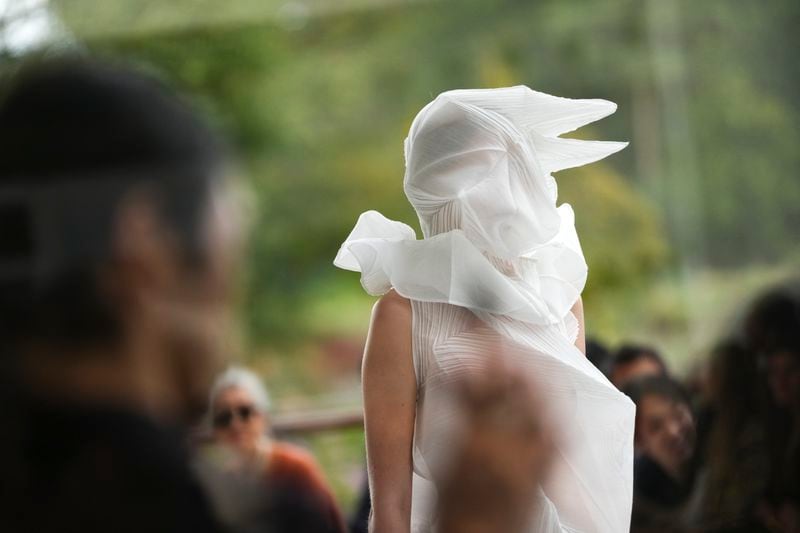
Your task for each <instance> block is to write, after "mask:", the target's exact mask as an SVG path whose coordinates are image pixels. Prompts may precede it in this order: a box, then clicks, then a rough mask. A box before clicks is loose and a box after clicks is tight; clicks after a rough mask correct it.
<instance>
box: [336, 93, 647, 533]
mask: <svg viewBox="0 0 800 533" xmlns="http://www.w3.org/2000/svg"><path fill="white" fill-rule="evenodd" d="M615 109H616V106H615V104H613V103H612V102H607V101H604V100H572V99H567V98H559V97H555V96H550V95H547V94H543V93H540V92H536V91H533V90H531V89H529V88H527V87H524V86H519V87H511V88H503V89H483V90H458V91H449V92H446V93H443V94H441V95H439V97H437V98H436V99H435V100H434V101H433V102H431V103H430V104H428V105H427V106H426V107H425V108H423V109H422V111H420V113H419V114H418V115H417V117H416V118H415V120H414V122H413V124H412V126H411V131H410V133H409V136H408V138H407V139H406V144H405V156H406V173H405V178H404V189H405V192H406V195H407V197H408V199H409V201H410V202H411V204H412V205H413V207H414V209H415V210H416V212H417V214H418V216H419V221H420V225H421V227H422V231H423V236H424V238H422V239H417V237H416V234H415V232H414V230H413V229H412V228H410V227H409V226H407V225H406V224H403V223H400V222H396V221H392V220H389V219H387V218H385V217H384V216H382V215H381V214H380V213H377V212H375V211H367V212H365V213H363V214H362V215H361V216H360V217H359V219H358V222H357V223H356V226H355V228H354V229H353V231H352V232H351V233H350V235H349V236H348V238H347V240H346V241H345V242H344V244H342V246H341V248H340V250H339V253H338V255H337V257H336V259H335V261H334V264H335V265H336V266H338V267H340V268H344V269H348V270H353V271H357V272H361V283H362V285H363V287H364V289H365V290H366V291H367V292H368V293H370V294H372V295H380V294H384V293H386V292H387V291H389V290H390V289H392V288H394V289H395V290H396V291H397V292H398V293H399V294H401V295H402V296H404V297H406V298H408V299H409V300H410V301H411V304H412V310H413V327H412V329H413V331H412V341H413V360H414V369H415V372H416V379H417V388H418V400H417V421H416V431H415V435H414V448H413V458H414V485H413V490H414V494H413V498H412V500H413V505H412V530H413V531H417V532H429V531H433V530H435V512H434V509H435V505H434V504H433V499H434V498H435V483H433V480H434V478H435V474H436V470H437V468H438V465H441V464H443V463H444V462H445V461H446V459H447V457H448V455H452V453H451V452H452V449H453V444H452V442H451V439H449V438H448V434H449V432H450V430H451V428H452V426H453V424H454V418H455V416H456V415H455V411H456V409H454V408H453V405H452V402H451V400H450V399H449V398H448V391H449V390H451V387H450V386H451V384H452V383H453V381H454V380H456V379H458V378H459V376H460V375H463V373H464V372H466V371H468V370H469V369H470V368H473V367H475V366H476V365H479V364H480V362H481V361H482V360H484V359H485V358H486V357H491V355H492V354H494V353H497V352H498V351H502V352H503V353H504V354H505V355H506V356H507V357H508V358H510V359H513V360H514V361H516V363H517V364H518V365H519V366H520V367H522V368H525V369H528V370H529V371H530V372H531V373H533V375H534V376H535V377H536V379H537V382H538V383H539V384H540V388H541V391H540V392H541V395H542V396H543V398H544V399H545V402H544V403H545V404H546V411H547V412H546V413H545V416H546V417H548V418H549V419H551V420H552V421H553V422H554V424H555V427H556V429H557V435H556V438H557V450H558V453H557V454H556V460H555V465H554V470H553V472H552V475H551V476H549V478H548V480H547V482H546V483H545V484H544V486H543V487H542V488H543V494H542V495H541V497H540V499H541V501H539V502H532V508H533V506H534V505H537V508H539V509H543V512H540V513H539V516H538V517H537V521H536V523H534V524H531V532H534V531H536V532H537V533H541V532H545V533H546V532H551V531H553V532H557V531H580V532H598V533H612V532H613V533H620V532H625V531H628V529H629V523H630V510H631V499H632V492H633V491H632V487H633V483H632V461H633V450H632V446H633V424H634V407H633V404H632V403H631V402H630V400H628V399H627V397H625V396H624V395H622V394H621V393H620V392H619V391H617V390H616V389H615V388H614V387H613V385H611V384H610V383H609V382H608V380H607V379H606V378H605V377H604V376H603V375H602V373H600V372H599V371H598V370H597V369H596V368H595V367H594V366H592V365H591V363H589V362H588V361H587V359H586V358H585V357H584V355H583V354H582V353H581V352H580V351H579V350H578V349H577V348H575V346H574V341H575V338H576V336H577V334H578V323H577V320H575V317H574V316H573V315H572V313H571V312H570V309H571V308H572V306H573V305H574V304H575V302H576V301H577V299H578V298H579V296H580V293H581V291H582V290H583V287H584V284H585V282H586V276H587V268H586V262H585V260H584V257H583V253H582V251H581V247H580V243H579V241H578V237H577V234H576V232H575V225H574V214H573V212H572V209H571V208H570V206H569V205H567V204H563V205H561V206H557V204H556V200H557V187H556V182H555V180H554V179H553V177H552V173H553V172H556V171H558V170H562V169H565V168H570V167H576V166H580V165H584V164H587V163H591V162H594V161H597V160H599V159H602V158H603V157H606V156H608V155H610V154H612V153H614V152H617V151H619V150H621V149H622V148H624V147H625V146H626V143H616V142H598V141H582V140H574V139H562V138H560V137H559V135H561V134H563V133H566V132H569V131H572V130H574V129H576V128H578V127H580V126H582V125H585V124H588V123H590V122H593V121H595V120H598V119H600V118H603V117H605V116H607V115H609V114H611V113H613V112H614V110H615ZM449 452H450V453H449Z"/></svg>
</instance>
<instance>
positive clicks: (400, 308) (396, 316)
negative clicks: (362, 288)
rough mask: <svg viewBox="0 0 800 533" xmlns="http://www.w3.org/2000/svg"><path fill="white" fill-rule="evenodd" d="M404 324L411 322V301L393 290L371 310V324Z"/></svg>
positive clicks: (382, 297) (381, 298)
mask: <svg viewBox="0 0 800 533" xmlns="http://www.w3.org/2000/svg"><path fill="white" fill-rule="evenodd" d="M379 321H380V322H390V323H400V324H402V323H404V322H408V323H410V321H411V300H409V299H408V298H406V297H404V296H401V295H400V294H399V293H398V292H397V291H395V290H394V289H392V290H390V291H389V292H387V293H386V294H384V295H383V296H381V297H380V299H378V301H377V302H375V306H374V307H373V308H372V322H373V324H375V323H376V322H379Z"/></svg>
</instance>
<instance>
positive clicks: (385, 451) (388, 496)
mask: <svg viewBox="0 0 800 533" xmlns="http://www.w3.org/2000/svg"><path fill="white" fill-rule="evenodd" d="M362 374H363V376H362V380H363V389H364V426H365V430H366V441H367V468H368V473H369V484H370V491H371V497H372V516H371V517H370V528H369V530H370V531H371V532H380V533H408V531H409V529H410V518H411V471H412V465H411V447H412V438H413V436H414V419H415V415H416V397H417V386H416V378H415V374H414V363H413V360H412V353H411V304H410V302H409V301H408V300H406V299H405V298H403V297H401V296H399V295H398V294H396V293H395V292H393V291H392V292H390V293H388V294H386V295H385V296H384V297H382V298H381V299H380V300H379V301H378V303H377V304H376V305H375V308H374V309H373V312H372V321H371V323H370V328H369V336H368V337H367V345H366V349H365V352H364V365H363V369H362Z"/></svg>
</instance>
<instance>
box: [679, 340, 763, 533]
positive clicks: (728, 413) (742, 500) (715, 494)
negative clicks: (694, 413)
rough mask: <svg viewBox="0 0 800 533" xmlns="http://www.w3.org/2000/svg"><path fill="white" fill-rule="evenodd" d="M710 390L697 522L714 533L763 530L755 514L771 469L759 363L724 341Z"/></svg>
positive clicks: (719, 347)
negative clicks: (764, 422)
mask: <svg viewBox="0 0 800 533" xmlns="http://www.w3.org/2000/svg"><path fill="white" fill-rule="evenodd" d="M709 389H710V390H709V403H708V406H707V411H708V415H707V416H706V417H705V419H706V423H707V424H709V428H708V430H707V432H706V431H704V432H706V433H707V437H706V439H704V440H705V443H704V444H703V441H702V440H701V441H700V442H699V444H700V445H701V446H703V447H702V448H700V449H699V450H698V451H699V453H701V454H702V456H703V457H702V459H701V463H702V465H703V466H702V470H701V474H700V475H699V478H698V484H699V485H700V487H701V491H702V498H701V501H700V504H699V505H698V506H697V509H696V510H695V518H694V520H693V521H694V523H695V524H697V525H698V526H702V527H703V528H706V529H707V530H709V531H717V530H721V531H731V532H732V531H741V532H742V533H744V532H756V531H762V530H763V529H761V528H760V526H759V525H758V523H757V522H756V521H755V519H754V512H755V507H756V505H757V503H758V501H759V499H760V497H761V495H762V494H763V493H764V491H765V490H766V486H767V472H768V470H769V466H768V465H769V458H768V457H767V447H766V435H765V433H764V425H763V423H762V412H763V409H764V408H763V405H762V404H763V402H764V394H763V392H764V391H763V390H762V387H761V386H760V384H759V379H758V365H757V361H756V358H755V357H754V356H753V354H752V353H751V352H750V351H749V350H747V349H746V348H744V346H743V345H742V343H741V342H740V341H738V340H725V341H723V342H721V343H719V344H718V345H717V346H716V347H715V348H714V350H713V351H712V353H711V371H710V380H709ZM701 429H702V428H701Z"/></svg>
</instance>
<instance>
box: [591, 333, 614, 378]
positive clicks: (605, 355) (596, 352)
mask: <svg viewBox="0 0 800 533" xmlns="http://www.w3.org/2000/svg"><path fill="white" fill-rule="evenodd" d="M586 358H587V359H589V361H590V362H591V363H592V364H593V365H594V366H596V367H597V369H598V370H600V372H602V373H603V374H605V375H606V376H608V371H609V368H610V367H611V352H610V351H609V350H608V348H607V347H606V345H605V344H603V343H602V342H600V341H598V340H597V339H595V338H592V337H590V338H588V339H586Z"/></svg>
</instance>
